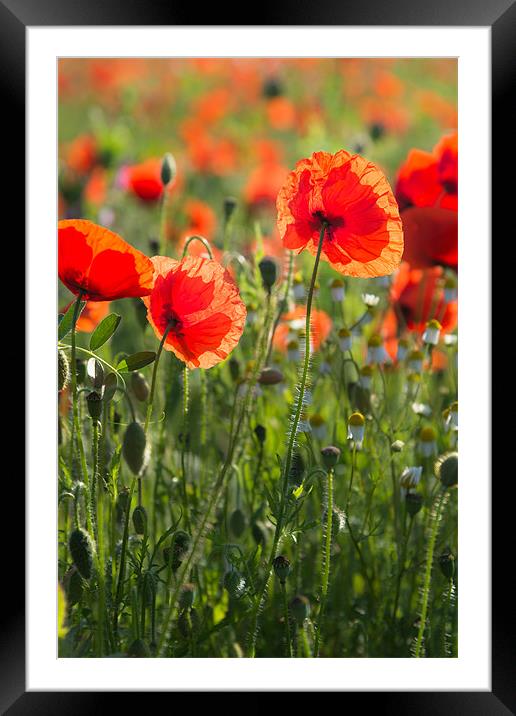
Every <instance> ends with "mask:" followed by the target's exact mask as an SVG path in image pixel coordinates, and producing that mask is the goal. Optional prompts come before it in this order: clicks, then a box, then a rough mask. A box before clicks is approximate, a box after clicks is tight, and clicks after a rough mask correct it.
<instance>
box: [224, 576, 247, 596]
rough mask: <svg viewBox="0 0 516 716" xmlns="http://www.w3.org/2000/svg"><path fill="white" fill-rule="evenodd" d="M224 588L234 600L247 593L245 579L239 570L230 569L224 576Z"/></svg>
mask: <svg viewBox="0 0 516 716" xmlns="http://www.w3.org/2000/svg"><path fill="white" fill-rule="evenodd" d="M224 588H225V589H227V591H228V593H229V595H230V596H231V597H233V599H238V598H239V597H241V596H242V594H243V593H244V591H245V579H244V578H243V576H242V575H241V574H240V572H239V571H238V570H237V569H230V570H229V572H226V574H225V575H224Z"/></svg>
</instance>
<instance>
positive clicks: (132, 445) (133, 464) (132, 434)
mask: <svg viewBox="0 0 516 716" xmlns="http://www.w3.org/2000/svg"><path fill="white" fill-rule="evenodd" d="M146 445H147V439H146V437H145V432H144V430H143V428H142V426H141V425H140V424H139V423H137V422H132V423H129V425H128V426H127V429H126V431H125V434H124V440H123V444H122V455H123V456H124V459H125V461H126V463H127V465H128V467H129V469H130V470H131V472H132V473H133V475H139V474H140V472H141V471H142V469H143V468H144V466H145V463H146V459H147V454H146V453H147V450H146Z"/></svg>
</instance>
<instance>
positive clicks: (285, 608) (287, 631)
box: [281, 582, 293, 659]
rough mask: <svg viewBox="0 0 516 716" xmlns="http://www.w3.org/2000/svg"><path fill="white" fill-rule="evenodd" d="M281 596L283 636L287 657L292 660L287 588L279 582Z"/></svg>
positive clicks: (283, 583)
mask: <svg viewBox="0 0 516 716" xmlns="http://www.w3.org/2000/svg"><path fill="white" fill-rule="evenodd" d="M281 594H282V597H283V614H284V619H285V634H286V637H287V656H288V657H289V658H290V659H292V657H293V654H292V639H291V637H290V615H289V611H288V600H287V588H286V586H285V582H281Z"/></svg>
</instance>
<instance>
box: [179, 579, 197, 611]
mask: <svg viewBox="0 0 516 716" xmlns="http://www.w3.org/2000/svg"><path fill="white" fill-rule="evenodd" d="M194 599H195V587H194V585H193V584H191V583H190V582H188V583H187V584H183V586H182V587H181V589H180V590H179V598H178V602H179V607H180V608H181V609H191V607H192V606H193V603H194Z"/></svg>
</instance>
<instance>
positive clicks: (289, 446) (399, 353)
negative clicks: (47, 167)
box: [48, 48, 463, 669]
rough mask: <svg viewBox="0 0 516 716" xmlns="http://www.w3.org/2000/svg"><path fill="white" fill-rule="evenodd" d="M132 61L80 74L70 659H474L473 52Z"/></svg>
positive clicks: (70, 208) (63, 529)
mask: <svg viewBox="0 0 516 716" xmlns="http://www.w3.org/2000/svg"><path fill="white" fill-rule="evenodd" d="M136 52H137V49H136V48H135V56H134V57H101V56H91V57H84V56H80V57H72V56H70V57H60V58H59V59H58V60H57V63H56V72H57V115H58V118H57V119H58V121H57V128H56V131H57V152H58V156H57V160H56V161H57V166H58V171H57V177H56V180H57V186H56V195H57V202H58V205H57V218H58V223H57V227H56V229H57V231H56V237H55V240H56V244H57V277H56V278H57V281H56V283H55V295H56V298H55V302H56V315H55V318H54V319H53V320H56V319H57V328H56V332H57V338H58V343H57V348H56V349H55V350H56V353H55V354H54V355H55V370H56V374H57V388H58V391H57V395H55V401H56V403H55V404H56V412H55V416H56V420H57V431H56V432H57V444H56V445H55V451H56V453H57V474H56V475H55V476H54V478H52V477H50V478H49V479H50V483H51V482H52V479H54V481H55V494H56V497H57V504H56V505H55V509H56V510H57V534H55V535H54V539H55V542H56V544H57V557H58V560H57V562H58V563H57V565H56V571H57V577H58V580H57V585H56V587H55V588H56V589H57V605H58V615H57V635H56V643H57V645H58V657H59V659H77V658H80V659H91V658H93V659H95V658H96V659H98V658H106V657H109V658H147V659H151V658H166V659H180V658H186V659H188V658H194V659H206V658H210V659H228V658H229V659H232V658H237V659H238V658H246V659H253V658H256V659H263V658H278V659H335V658H338V659H370V658H375V659H378V658H380V659H399V658H401V659H423V658H424V659H444V658H446V659H452V660H457V659H458V657H459V649H458V643H459V628H458V604H459V602H458V600H459V559H458V517H459V514H458V513H459V511H458V489H457V486H458V429H459V427H458V423H459V420H458V413H459V408H458V405H459V404H458V386H459V381H460V376H459V372H458V346H459V341H458V336H459V315H458V298H459V290H460V287H459V284H458V275H459V256H458V253H459V252H458V223H459V215H461V214H460V213H461V210H462V204H461V205H460V206H459V201H458V197H459V176H458V174H459V172H458V161H459V159H458V146H459V142H460V141H461V136H462V134H460V135H459V131H458V127H459V124H458V90H459V63H458V59H457V57H449V58H448V57H406V56H405V57H399V58H396V57H381V56H380V57H349V56H346V57H344V56H342V57H316V56H314V57H201V56H199V57H195V56H192V57H177V56H176V57H161V56H160V57H155V58H153V57H147V56H146V57H138V56H136ZM461 127H462V125H461ZM461 132H462V129H461ZM461 146H462V145H461ZM461 178H462V174H461ZM461 246H462V244H461ZM462 258H463V257H462V248H461V261H462ZM461 310H462V304H461ZM461 315H462V314H461ZM461 375H462V373H461ZM461 404H462V392H461ZM461 417H462V413H461ZM50 489H52V485H51V484H50ZM461 514H462V512H461ZM54 531H55V530H52V532H54ZM461 544H462V543H461ZM48 619H49V620H51V619H54V614H52V613H48ZM343 668H344V669H345V668H346V667H345V662H343Z"/></svg>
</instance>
